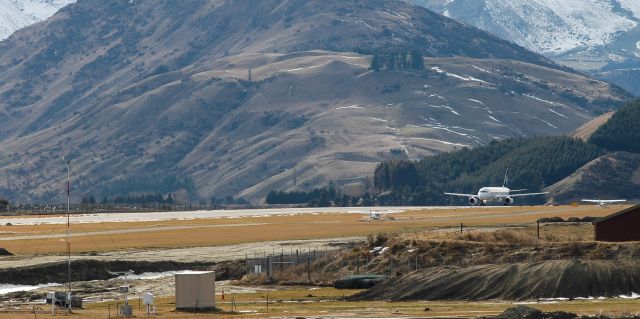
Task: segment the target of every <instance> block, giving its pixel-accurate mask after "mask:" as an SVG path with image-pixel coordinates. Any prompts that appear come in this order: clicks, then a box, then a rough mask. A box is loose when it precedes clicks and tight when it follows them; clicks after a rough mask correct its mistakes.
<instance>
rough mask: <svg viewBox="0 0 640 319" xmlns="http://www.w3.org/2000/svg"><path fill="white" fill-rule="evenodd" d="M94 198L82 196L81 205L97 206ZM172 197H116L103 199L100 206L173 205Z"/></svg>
mask: <svg viewBox="0 0 640 319" xmlns="http://www.w3.org/2000/svg"><path fill="white" fill-rule="evenodd" d="M97 203H98V202H97V201H96V198H95V197H94V196H93V195H89V196H83V197H82V200H81V204H97ZM173 203H174V200H173V196H171V194H159V193H148V194H129V195H118V196H113V197H107V196H105V197H103V198H102V200H101V201H100V204H128V205H142V204H173Z"/></svg>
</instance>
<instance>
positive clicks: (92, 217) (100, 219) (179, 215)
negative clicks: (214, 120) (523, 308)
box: [0, 206, 469, 225]
mask: <svg viewBox="0 0 640 319" xmlns="http://www.w3.org/2000/svg"><path fill="white" fill-rule="evenodd" d="M454 208H469V207H452V206H425V207H420V206H413V207H412V206H406V207H318V208H277V209H276V208H269V209H237V210H208V211H204V210H202V211H180V212H144V213H140V212H135V213H104V214H72V215H71V223H72V224H90V223H114V222H153V221H168V220H192V219H214V218H242V217H264V216H279V215H280V216H287V215H300V214H321V213H349V214H369V212H373V213H380V214H395V213H402V212H405V211H409V210H432V209H433V210H435V209H454ZM7 223H11V225H62V224H66V223H67V216H66V215H57V216H50V215H49V216H42V217H39V216H20V217H0V224H7Z"/></svg>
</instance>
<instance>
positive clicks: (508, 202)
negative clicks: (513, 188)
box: [504, 197, 513, 206]
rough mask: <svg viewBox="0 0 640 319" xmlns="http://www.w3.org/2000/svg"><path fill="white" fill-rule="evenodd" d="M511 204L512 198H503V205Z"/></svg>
mask: <svg viewBox="0 0 640 319" xmlns="http://www.w3.org/2000/svg"><path fill="white" fill-rule="evenodd" d="M511 204H513V198H511V197H507V198H505V199H504V205H505V206H509V205H511Z"/></svg>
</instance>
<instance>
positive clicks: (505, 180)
mask: <svg viewBox="0 0 640 319" xmlns="http://www.w3.org/2000/svg"><path fill="white" fill-rule="evenodd" d="M507 186H509V169H508V168H507V170H506V171H505V172H504V181H503V182H502V187H507Z"/></svg>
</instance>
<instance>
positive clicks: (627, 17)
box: [408, 0, 640, 95]
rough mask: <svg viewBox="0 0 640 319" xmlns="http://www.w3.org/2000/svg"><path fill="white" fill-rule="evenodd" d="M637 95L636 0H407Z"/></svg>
mask: <svg viewBox="0 0 640 319" xmlns="http://www.w3.org/2000/svg"><path fill="white" fill-rule="evenodd" d="M408 2H411V3H416V4H420V5H423V6H425V7H427V8H429V9H431V10H434V11H436V12H439V13H442V14H444V15H446V16H449V17H451V18H454V19H456V20H458V21H462V22H464V23H467V24H470V25H474V26H476V27H478V28H480V29H483V30H486V31H489V32H490V33H493V34H495V35H497V36H499V37H500V38H503V39H506V40H509V41H512V42H514V43H518V44H520V45H522V46H524V47H526V48H528V49H530V50H532V51H535V52H539V53H542V54H544V55H545V56H547V57H549V58H551V59H553V60H554V61H556V62H558V63H561V64H563V65H567V66H569V67H572V68H575V69H577V70H582V71H586V72H590V73H592V74H595V75H597V76H598V77H600V78H602V79H606V80H608V81H611V82H612V83H616V84H618V85H620V86H621V87H623V88H624V89H627V90H629V91H631V92H633V93H635V94H636V95H640V73H638V67H639V66H640V47H639V46H638V43H639V41H640V4H639V3H638V2H637V1H634V0H610V1H600V0H570V1H550V0H533V1H531V0H526V1H525V0H451V1H449V0H408Z"/></svg>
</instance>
